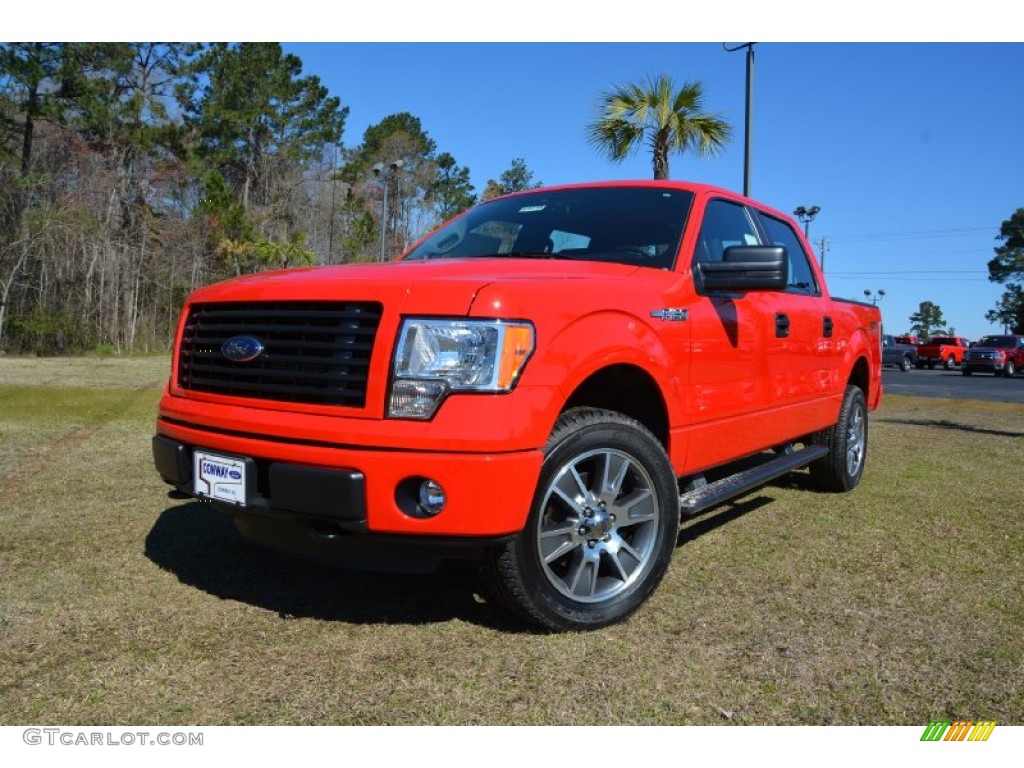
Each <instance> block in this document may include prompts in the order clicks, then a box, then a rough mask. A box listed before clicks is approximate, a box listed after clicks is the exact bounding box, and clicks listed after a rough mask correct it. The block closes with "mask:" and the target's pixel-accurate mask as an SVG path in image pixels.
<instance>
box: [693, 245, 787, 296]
mask: <svg viewBox="0 0 1024 768" xmlns="http://www.w3.org/2000/svg"><path fill="white" fill-rule="evenodd" d="M697 271H698V272H699V274H700V286H701V289H702V292H703V293H710V292H713V291H783V290H785V289H786V286H787V285H788V284H789V256H788V254H787V253H786V248H785V247H784V246H781V245H731V246H729V247H728V248H726V249H725V253H724V254H723V256H722V260H721V261H702V262H699V263H698V265H697Z"/></svg>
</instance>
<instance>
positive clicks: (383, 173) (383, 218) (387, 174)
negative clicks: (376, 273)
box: [373, 160, 404, 263]
mask: <svg viewBox="0 0 1024 768" xmlns="http://www.w3.org/2000/svg"><path fill="white" fill-rule="evenodd" d="M403 165H404V163H403V162H402V161H401V160H392V161H391V162H390V163H388V164H387V165H385V164H384V163H377V164H376V165H374V166H373V175H374V176H376V177H377V178H378V179H380V180H381V181H383V182H384V195H383V198H382V199H381V211H380V258H379V261H380V262H381V263H383V262H384V243H385V241H386V239H387V226H388V179H390V178H391V177H392V176H393V175H394V174H395V173H397V172H398V171H399V170H401V168H402V166H403Z"/></svg>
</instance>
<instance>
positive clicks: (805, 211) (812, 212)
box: [793, 205, 821, 240]
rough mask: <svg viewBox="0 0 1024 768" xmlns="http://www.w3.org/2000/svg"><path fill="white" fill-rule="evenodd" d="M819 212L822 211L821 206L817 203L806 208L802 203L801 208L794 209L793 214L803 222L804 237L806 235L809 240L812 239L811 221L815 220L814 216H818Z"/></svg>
mask: <svg viewBox="0 0 1024 768" xmlns="http://www.w3.org/2000/svg"><path fill="white" fill-rule="evenodd" d="M819 213H821V208H819V207H818V206H817V205H812V206H811V207H810V208H804V206H802V205H801V206H800V207H799V208H797V209H796V210H795V211H793V215H794V216H796V217H797V218H798V219H800V221H801V222H802V223H803V225H804V237H806V238H807V239H808V240H810V239H811V222H812V221H814V217H815V216H817V215H818V214H819Z"/></svg>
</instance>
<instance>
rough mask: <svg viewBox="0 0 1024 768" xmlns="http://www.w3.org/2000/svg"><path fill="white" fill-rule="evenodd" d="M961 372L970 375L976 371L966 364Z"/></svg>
mask: <svg viewBox="0 0 1024 768" xmlns="http://www.w3.org/2000/svg"><path fill="white" fill-rule="evenodd" d="M960 373H962V374H963V375H964V376H970V375H971V374H972V373H974V371H972V370H971V369H970V368H968V367H966V366H964V367H963V368H962V369H961V370H960Z"/></svg>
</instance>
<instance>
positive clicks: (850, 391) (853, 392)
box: [811, 384, 868, 493]
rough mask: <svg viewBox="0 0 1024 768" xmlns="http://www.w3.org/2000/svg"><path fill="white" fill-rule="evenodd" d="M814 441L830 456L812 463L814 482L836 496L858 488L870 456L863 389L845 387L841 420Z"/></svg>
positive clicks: (840, 410) (866, 410)
mask: <svg viewBox="0 0 1024 768" xmlns="http://www.w3.org/2000/svg"><path fill="white" fill-rule="evenodd" d="M814 442H815V443H816V444H818V445H824V446H825V447H827V448H828V455H827V456H825V457H824V458H821V459H818V460H817V461H815V462H812V463H811V481H812V482H813V483H814V484H815V485H816V486H817V487H818V488H821V489H822V490H825V491H833V492H837V493H841V492H844V491H849V490H852V489H854V488H856V487H857V485H859V484H860V479H861V477H862V476H863V474H864V464H865V462H866V461H867V455H868V407H867V403H866V401H865V400H864V392H863V391H861V389H860V387H855V386H853V385H852V384H851V385H848V386H847V387H846V394H845V395H844V397H843V405H842V407H841V408H840V409H839V420H838V421H837V422H836V425H835V426H834V427H832V428H831V429H826V430H824V431H823V432H819V433H818V435H817V438H816V439H815V440H814Z"/></svg>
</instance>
